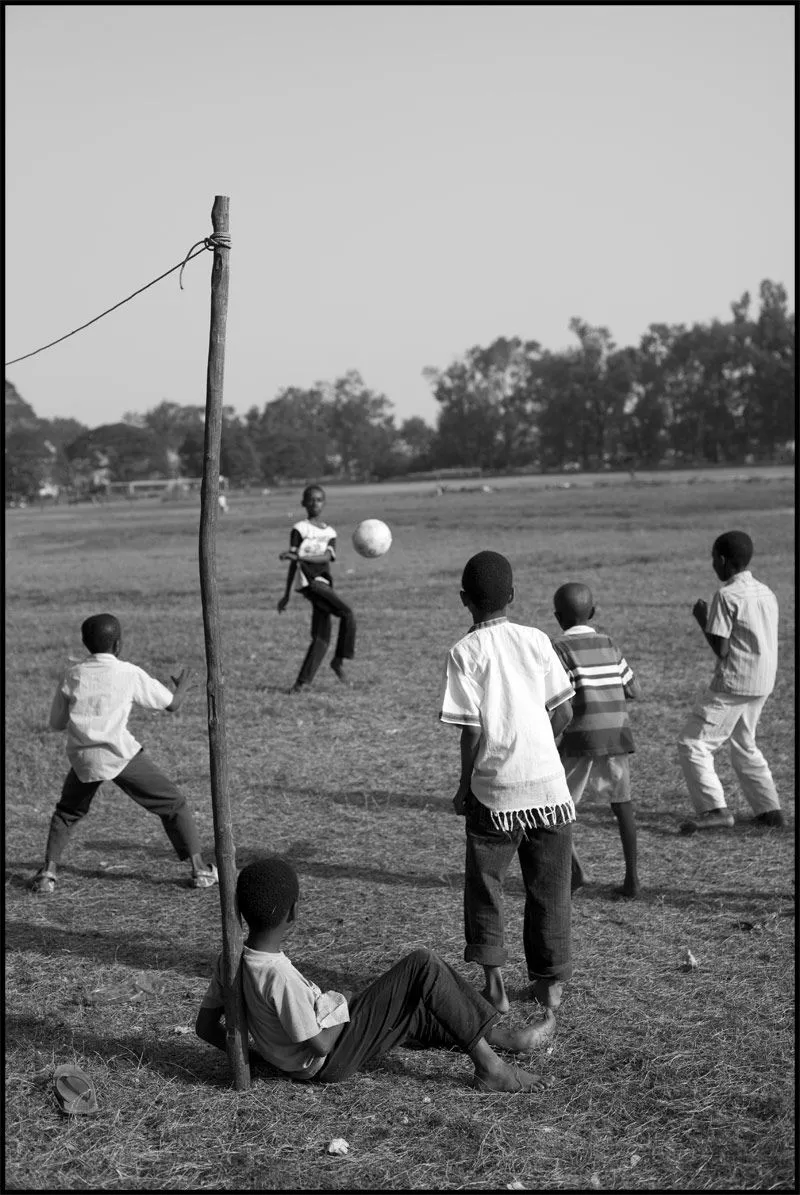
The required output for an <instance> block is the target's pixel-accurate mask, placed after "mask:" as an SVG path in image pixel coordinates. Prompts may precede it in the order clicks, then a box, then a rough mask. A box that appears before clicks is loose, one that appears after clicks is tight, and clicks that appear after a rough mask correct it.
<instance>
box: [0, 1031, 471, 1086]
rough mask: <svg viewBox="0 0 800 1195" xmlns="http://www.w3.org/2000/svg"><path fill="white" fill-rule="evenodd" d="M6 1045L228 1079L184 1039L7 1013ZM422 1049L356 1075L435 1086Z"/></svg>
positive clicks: (272, 1077) (257, 1077)
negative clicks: (418, 1059)
mask: <svg viewBox="0 0 800 1195" xmlns="http://www.w3.org/2000/svg"><path fill="white" fill-rule="evenodd" d="M5 1042H6V1047H7V1048H8V1047H12V1048H14V1049H16V1050H18V1049H20V1048H21V1047H23V1046H24V1045H28V1046H29V1047H32V1048H33V1049H35V1050H39V1051H40V1052H41V1051H44V1052H46V1053H47V1054H52V1055H53V1056H54V1057H56V1058H69V1059H71V1058H72V1057H73V1056H74V1054H75V1052H76V1050H77V1052H78V1053H79V1054H81V1055H83V1056H84V1057H85V1058H86V1060H87V1062H86V1066H87V1069H88V1070H89V1071H91V1056H92V1055H99V1056H100V1058H102V1059H103V1062H104V1063H105V1065H106V1066H108V1065H109V1064H111V1063H113V1062H115V1061H118V1069H117V1070H116V1072H115V1073H116V1074H118V1075H120V1074H121V1072H123V1071H124V1070H125V1069H128V1068H130V1069H131V1070H132V1071H133V1070H138V1069H139V1067H140V1066H146V1067H147V1068H148V1069H149V1070H152V1071H155V1072H156V1073H158V1074H161V1075H163V1076H164V1077H165V1078H167V1079H173V1080H178V1081H179V1082H181V1083H183V1084H184V1085H185V1086H187V1087H207V1088H220V1089H228V1088H230V1085H231V1081H232V1075H231V1072H230V1070H229V1068H228V1064H227V1060H226V1058H225V1056H224V1054H223V1053H222V1051H220V1050H216V1049H214V1048H213V1047H212V1046H207V1045H206V1044H205V1043H204V1042H201V1041H200V1040H199V1039H198V1038H196V1037H191V1038H189V1039H188V1040H187V1039H185V1038H183V1037H176V1038H170V1037H156V1036H152V1037H146V1036H143V1035H142V1034H129V1035H121V1036H113V1035H109V1036H104V1035H103V1034H100V1033H91V1032H83V1031H82V1030H76V1029H72V1028H69V1027H67V1026H61V1025H54V1024H53V1022H52V1020H49V1019H48V1020H44V1019H39V1018H37V1017H33V1016H17V1015H15V1014H13V1013H12V1014H9V1016H8V1017H7V1018H6V1022H5ZM424 1049H425V1047H423V1046H415V1045H413V1044H410V1045H409V1046H408V1047H402V1046H401V1047H397V1048H395V1049H394V1050H392V1051H391V1052H390V1053H389V1054H388V1055H386V1056H385V1057H382V1058H378V1059H375V1060H374V1061H373V1062H370V1063H368V1064H367V1065H366V1066H365V1067H363V1070H362V1072H361V1073H376V1072H379V1073H383V1074H385V1075H386V1076H387V1077H388V1076H389V1075H395V1076H398V1077H413V1078H414V1079H417V1080H419V1081H420V1082H423V1083H426V1082H433V1083H440V1082H441V1081H442V1076H441V1075H436V1074H428V1073H425V1072H422V1073H421V1072H420V1070H419V1068H418V1067H415V1066H414V1062H413V1055H414V1054H415V1053H417V1052H418V1051H420V1050H424ZM401 1051H402V1052H401ZM437 1053H440V1054H442V1055H443V1056H447V1055H448V1054H449V1053H450V1051H448V1050H445V1049H442V1050H439V1051H437ZM407 1063H410V1064H411V1065H407ZM465 1074H466V1071H465ZM250 1077H251V1081H252V1082H253V1083H257V1082H263V1083H268V1084H269V1085H270V1086H273V1085H277V1084H286V1085H288V1084H290V1083H291V1082H292V1080H291V1079H290V1078H288V1076H286V1075H284V1074H282V1073H281V1071H279V1070H277V1069H275V1068H274V1067H271V1066H270V1065H269V1063H265V1062H263V1061H261V1060H257V1061H256V1060H254V1059H253V1058H252V1055H251V1066H250ZM276 1090H277V1089H276ZM287 1093H288V1087H287Z"/></svg>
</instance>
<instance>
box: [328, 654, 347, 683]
mask: <svg viewBox="0 0 800 1195" xmlns="http://www.w3.org/2000/svg"><path fill="white" fill-rule="evenodd" d="M331 668H332V669H333V671H334V673H335V674H336V676H337V678H338V679H339V680H340V681H341V683H342V684H343V685H348V686H349V684H350V681H349V680H348V679H347V676H346V674H345V670H344V663H343V662H342V661H341V660H331Z"/></svg>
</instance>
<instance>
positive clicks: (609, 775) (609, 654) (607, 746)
mask: <svg viewBox="0 0 800 1195" xmlns="http://www.w3.org/2000/svg"><path fill="white" fill-rule="evenodd" d="M553 605H554V612H555V617H556V621H557V622H558V625H559V626H560V627H561V630H562V632H563V634H562V635H561V636H559V637H558V638H557V639H555V640H554V641H553V648H554V650H555V653H556V655H557V656H558V658H559V660H560V661H561V663H562V664H563V666H564V671H565V672H566V674H567V676H568V677H569V679H570V682H571V684H572V687H573V689H574V690H575V698H574V700H573V703H572V721H571V722H570V724H569V726H568V727H567V728H566V730H565V731H564V734H563V736H562V738H561V742H560V744H559V752H560V754H561V762H562V763H563V765H564V772H565V773H566V777H567V785H568V786H569V791H570V796H571V797H572V800H573V803H574V804H575V805H577V804H578V802H579V801H580V799H581V797H582V796H583V794H584V792H586V790H587V788H588V789H589V791H590V792H594V793H595V794H596V795H598V796H604V795H606V794H607V795H608V797H609V799H610V801H611V809H612V810H613V813H614V816H615V817H616V819H617V824H618V826H619V836H620V839H621V840H622V853H623V857H624V859H625V879H624V880H623V882H622V887H621V888H619V889H618V890H617V891H618V893H619V895H621V896H624V897H626V898H627V899H629V900H635V899H636V897H637V896H638V895H639V892H640V886H639V876H638V873H637V865H636V819H635V817H634V812H633V805H632V803H631V780H630V770H629V768H628V755H629V754H630V753H631V752H632V751H633V750H634V745H633V735H632V734H631V729H630V724H629V721H628V713H627V706H626V703H627V702H628V701H629V700H632V699H635V698H638V697H640V696H641V690H640V688H639V682H638V681H637V679H636V677H635V676H634V675H633V672H632V671H631V669H630V667H629V666H628V663H627V661H626V660H625V657H624V656H623V655H622V653H621V652H620V650H619V648H618V647H617V646H616V644H615V643H614V642H613V640H612V639H611V638H610V636H608V635H606V634H605V633H603V632H602V631H597V630H595V628H594V627H592V626H590V625H589V624H590V622H591V620H592V619H593V618H594V600H593V598H592V592H591V590H590V589H589V588H588V586H586V585H581V584H579V583H577V582H570V583H569V584H567V585H562V586H561V588H560V589H557V590H556V593H555V596H554V598H553ZM586 882H587V876H586V872H585V871H584V869H583V866H582V864H581V861H580V859H579V858H578V855H577V852H576V850H575V847H574V846H573V848H572V891H573V892H577V890H578V889H579V888H582V887H583V886H584V884H585V883H586Z"/></svg>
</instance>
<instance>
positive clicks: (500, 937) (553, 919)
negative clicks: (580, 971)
mask: <svg viewBox="0 0 800 1195" xmlns="http://www.w3.org/2000/svg"><path fill="white" fill-rule="evenodd" d="M465 812H466V832H467V854H466V864H465V868H464V936H465V938H466V943H467V945H466V948H465V950H464V958H465V959H466V961H467V962H468V963H469V962H472V963H481V964H482V965H483V966H488V967H502V966H504V964H505V963H506V962H507V960H508V951H507V949H506V944H505V917H504V911H503V881H504V879H505V876H506V873H507V872H508V869H509V867H510V865H511V862H512V860H513V859H514V856H515V855H516V856H517V857H518V858H519V863H520V868H521V869H522V881H523V884H524V885H525V918H524V923H523V931H522V940H523V946H524V949H525V962H526V963H527V967H528V978H529V979H532V980H535V979H555V980H562V981H564V980H567V979H570V978H571V976H572V955H571V944H570V933H571V918H572V893H571V889H570V881H571V857H572V825H571V824H567V825H558V826H548V827H546V828H542V829H531V828H530V827H526V826H523V825H521V824H519V823H517V824H515V826H514V828H513V829H511V830H500V829H498V828H497V827H496V826H495V825H494V823H493V822H492V819H491V815H490V812H489V810H488V809H487V808H486V806H485V805H482V804H481V803H480V801H479V800H478V799H477V797H476V796H475V795H474V794H473V793H472V792H470V793H469V794H468V795H467V800H466V810H465Z"/></svg>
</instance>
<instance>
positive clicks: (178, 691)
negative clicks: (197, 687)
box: [167, 668, 192, 714]
mask: <svg viewBox="0 0 800 1195" xmlns="http://www.w3.org/2000/svg"><path fill="white" fill-rule="evenodd" d="M170 679H171V681H172V683H173V685H174V686H175V692H174V693H173V694H172V701H171V702H170V703H169V705H168V706H167V710H168V711H169V713H171V714H175V713H177V711H178V710H179V709H180V707H181V705H182V704H183V699H184V697H185V696H186V690H187V689H188V688H189V681H190V680H191V679H192V670H191V668H182V669H181V671H180V672H179V673H178V675H177V676H172V677H170Z"/></svg>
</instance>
